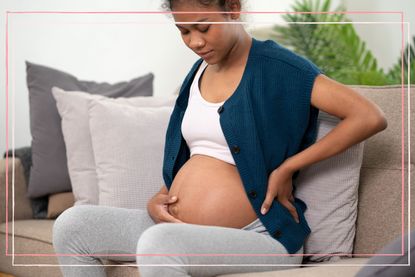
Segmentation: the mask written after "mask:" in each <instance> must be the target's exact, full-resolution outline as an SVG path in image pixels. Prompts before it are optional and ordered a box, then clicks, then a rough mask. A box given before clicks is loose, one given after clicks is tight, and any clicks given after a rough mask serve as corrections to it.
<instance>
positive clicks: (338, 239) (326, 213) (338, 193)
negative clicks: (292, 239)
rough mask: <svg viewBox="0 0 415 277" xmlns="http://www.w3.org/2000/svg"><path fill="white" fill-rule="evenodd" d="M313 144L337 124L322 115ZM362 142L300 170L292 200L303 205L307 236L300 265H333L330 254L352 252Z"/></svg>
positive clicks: (335, 121)
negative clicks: (308, 232)
mask: <svg viewBox="0 0 415 277" xmlns="http://www.w3.org/2000/svg"><path fill="white" fill-rule="evenodd" d="M318 121H319V123H318V133H317V141H318V140H320V139H321V138H322V137H324V136H325V135H326V134H327V133H328V132H330V131H331V130H332V129H333V128H334V127H336V125H337V124H338V123H339V122H340V121H341V120H340V119H339V118H337V117H334V116H332V115H330V114H328V113H326V112H323V111H320V113H319V117H318ZM363 148H364V141H362V142H360V143H358V144H355V145H353V146H351V147H349V148H348V149H346V150H345V151H343V152H342V153H339V154H337V155H335V156H333V157H330V158H328V159H325V160H322V161H320V162H318V163H315V164H312V165H310V166H308V167H304V168H302V169H301V170H300V172H299V174H298V177H297V179H296V180H295V185H296V191H295V196H296V197H298V198H300V199H302V200H303V201H304V202H305V203H306V204H307V210H306V212H305V214H304V216H305V218H306V220H307V222H308V223H309V226H310V228H311V234H310V236H309V237H308V238H307V239H306V241H305V244H304V253H305V254H316V255H312V256H304V263H314V262H322V261H328V260H330V261H336V260H339V259H341V258H340V257H339V256H333V255H330V254H340V253H348V254H351V253H352V251H353V241H354V237H355V232H356V226H355V223H356V218H357V201H358V188H359V176H360V168H361V166H362V160H363Z"/></svg>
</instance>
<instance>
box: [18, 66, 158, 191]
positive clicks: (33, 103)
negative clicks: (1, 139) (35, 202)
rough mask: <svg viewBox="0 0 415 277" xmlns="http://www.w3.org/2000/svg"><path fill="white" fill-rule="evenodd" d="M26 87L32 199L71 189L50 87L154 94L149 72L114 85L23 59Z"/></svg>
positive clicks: (117, 94) (127, 94) (129, 94)
mask: <svg viewBox="0 0 415 277" xmlns="http://www.w3.org/2000/svg"><path fill="white" fill-rule="evenodd" d="M26 74H27V76H26V78H27V86H28V89H29V107H30V131H31V135H32V162H33V166H32V168H31V172H30V182H29V186H28V196H29V197H31V198H34V197H40V196H45V195H48V194H51V193H58V192H65V191H70V190H71V184H70V179H69V174H68V168H67V165H66V150H65V144H64V140H63V136H62V130H61V125H60V121H61V118H60V116H59V114H58V110H57V108H56V102H55V99H54V98H53V96H52V92H51V88H52V87H53V86H58V87H60V88H62V89H65V90H82V91H86V92H89V93H91V94H101V95H105V96H108V97H120V96H123V97H132V96H151V95H153V78H154V75H153V74H152V73H148V74H147V75H144V76H142V77H138V78H135V79H132V80H131V81H129V82H119V83H116V84H108V83H97V82H93V81H82V80H78V79H77V78H76V77H74V76H73V75H71V74H68V73H65V72H63V71H60V70H56V69H53V68H50V67H46V66H42V65H38V64H34V63H30V62H28V61H26Z"/></svg>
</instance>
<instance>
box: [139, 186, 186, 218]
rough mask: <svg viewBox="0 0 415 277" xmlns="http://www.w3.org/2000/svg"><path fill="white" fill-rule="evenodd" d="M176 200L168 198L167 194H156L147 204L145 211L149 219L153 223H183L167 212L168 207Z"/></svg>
mask: <svg viewBox="0 0 415 277" xmlns="http://www.w3.org/2000/svg"><path fill="white" fill-rule="evenodd" d="M174 197H175V196H174ZM177 200H178V199H177V197H175V198H170V197H169V195H168V194H163V193H158V194H156V195H155V196H154V197H153V198H151V199H150V201H148V203H147V210H148V213H149V214H150V217H151V218H152V219H153V220H154V222H155V223H163V222H171V223H184V222H183V221H181V220H180V219H178V218H175V217H174V216H173V215H171V214H170V213H169V211H168V205H169V204H173V203H174V202H176V201H177Z"/></svg>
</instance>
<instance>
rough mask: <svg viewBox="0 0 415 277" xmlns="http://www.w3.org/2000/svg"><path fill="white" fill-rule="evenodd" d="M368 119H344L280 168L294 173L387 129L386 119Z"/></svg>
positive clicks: (355, 117)
mask: <svg viewBox="0 0 415 277" xmlns="http://www.w3.org/2000/svg"><path fill="white" fill-rule="evenodd" d="M372 117H373V116H372ZM369 118H371V117H370V116H368V115H363V114H362V115H356V116H350V117H347V118H345V119H344V120H342V121H340V123H339V124H338V125H337V126H336V127H335V128H334V129H332V130H331V131H330V132H329V133H327V135H325V136H324V137H323V138H321V139H320V140H319V141H317V142H316V143H314V144H312V145H311V146H310V147H308V148H306V149H304V150H303V151H301V152H299V153H297V154H296V155H294V156H291V157H290V158H288V159H287V160H286V161H284V163H283V164H282V166H284V167H286V168H287V169H288V170H291V171H292V172H295V171H297V170H300V169H301V168H303V167H306V166H309V165H311V164H314V163H316V162H319V161H321V160H325V159H327V158H330V157H332V156H334V155H336V154H339V153H341V152H343V151H345V150H346V149H347V148H349V147H351V146H353V145H355V144H357V143H359V142H361V141H363V140H365V139H367V138H369V137H371V136H373V135H374V134H376V133H378V132H380V131H382V130H384V129H385V128H386V127H387V121H386V119H384V118H382V117H375V119H371V120H369Z"/></svg>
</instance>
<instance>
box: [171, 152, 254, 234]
mask: <svg viewBox="0 0 415 277" xmlns="http://www.w3.org/2000/svg"><path fill="white" fill-rule="evenodd" d="M173 195H175V196H177V198H178V200H177V201H176V202H175V203H173V204H170V205H169V206H168V211H169V213H170V214H172V215H173V216H174V217H176V218H178V219H180V220H181V221H183V222H186V223H193V224H201V225H215V226H223V227H232V228H243V227H244V226H246V225H248V224H249V223H251V222H252V221H254V220H255V219H257V215H256V213H255V210H254V209H253V208H252V206H251V203H250V202H249V199H248V197H247V194H246V192H245V189H244V186H243V184H242V180H241V178H240V175H239V172H238V169H237V168H236V166H234V165H232V164H230V163H227V162H224V161H222V160H219V159H216V158H213V157H210V156H206V155H193V156H192V157H191V158H190V159H189V160H188V161H187V162H186V163H185V164H184V165H183V166H182V167H181V168H180V170H179V172H178V173H177V174H176V176H175V178H174V180H173V183H172V185H171V187H170V190H169V196H173Z"/></svg>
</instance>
